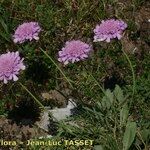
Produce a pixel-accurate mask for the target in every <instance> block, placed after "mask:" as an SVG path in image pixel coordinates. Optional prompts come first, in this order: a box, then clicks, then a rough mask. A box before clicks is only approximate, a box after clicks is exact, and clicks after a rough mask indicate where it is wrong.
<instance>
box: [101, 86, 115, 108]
mask: <svg viewBox="0 0 150 150" xmlns="http://www.w3.org/2000/svg"><path fill="white" fill-rule="evenodd" d="M113 101H114V94H113V93H112V92H111V91H110V90H109V89H108V90H106V92H105V96H104V97H103V98H102V106H103V108H107V109H110V107H111V105H112V103H113Z"/></svg>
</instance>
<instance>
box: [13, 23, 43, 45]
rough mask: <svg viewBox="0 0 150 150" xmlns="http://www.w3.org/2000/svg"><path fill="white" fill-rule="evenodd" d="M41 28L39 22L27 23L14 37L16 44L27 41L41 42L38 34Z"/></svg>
mask: <svg viewBox="0 0 150 150" xmlns="http://www.w3.org/2000/svg"><path fill="white" fill-rule="evenodd" d="M40 31H41V28H40V26H39V24H38V23H37V22H26V23H23V24H21V25H19V26H18V28H17V29H16V31H15V33H14V35H13V41H14V43H23V42H25V41H27V40H29V41H31V40H33V39H35V40H39V37H38V34H39V32H40Z"/></svg>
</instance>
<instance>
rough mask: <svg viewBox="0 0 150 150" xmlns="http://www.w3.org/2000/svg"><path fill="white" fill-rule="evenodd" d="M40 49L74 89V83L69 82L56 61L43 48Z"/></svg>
mask: <svg viewBox="0 0 150 150" xmlns="http://www.w3.org/2000/svg"><path fill="white" fill-rule="evenodd" d="M40 49H41V51H42V52H43V53H44V54H45V55H46V56H47V57H48V58H49V59H50V60H51V62H52V63H53V64H54V65H55V66H56V68H57V69H58V70H59V71H60V73H61V74H62V75H63V76H64V78H65V79H66V81H67V82H68V83H69V85H70V86H71V88H73V85H72V83H71V82H70V81H69V80H70V79H68V78H67V77H66V75H65V74H64V73H63V71H62V70H61V69H60V67H59V66H58V65H57V64H56V63H55V61H54V60H53V59H52V58H51V56H49V55H48V54H47V53H46V52H45V51H44V50H43V49H42V48H40Z"/></svg>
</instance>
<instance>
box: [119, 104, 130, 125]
mask: <svg viewBox="0 0 150 150" xmlns="http://www.w3.org/2000/svg"><path fill="white" fill-rule="evenodd" d="M128 115H129V109H128V105H124V106H123V107H122V109H121V110H120V125H121V126H122V125H124V124H125V123H126V121H127V118H128Z"/></svg>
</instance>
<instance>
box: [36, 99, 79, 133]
mask: <svg viewBox="0 0 150 150" xmlns="http://www.w3.org/2000/svg"><path fill="white" fill-rule="evenodd" d="M75 107H76V104H75V103H74V102H73V101H72V100H71V99H69V101H68V105H67V107H66V108H54V109H51V108H49V107H46V110H45V111H44V112H43V114H42V116H41V120H40V121H39V122H37V125H38V126H39V127H40V128H41V129H43V130H45V131H47V132H48V126H49V114H51V115H52V116H53V118H54V120H55V121H60V120H64V119H66V118H67V117H68V116H70V115H71V110H72V109H74V108H75Z"/></svg>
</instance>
